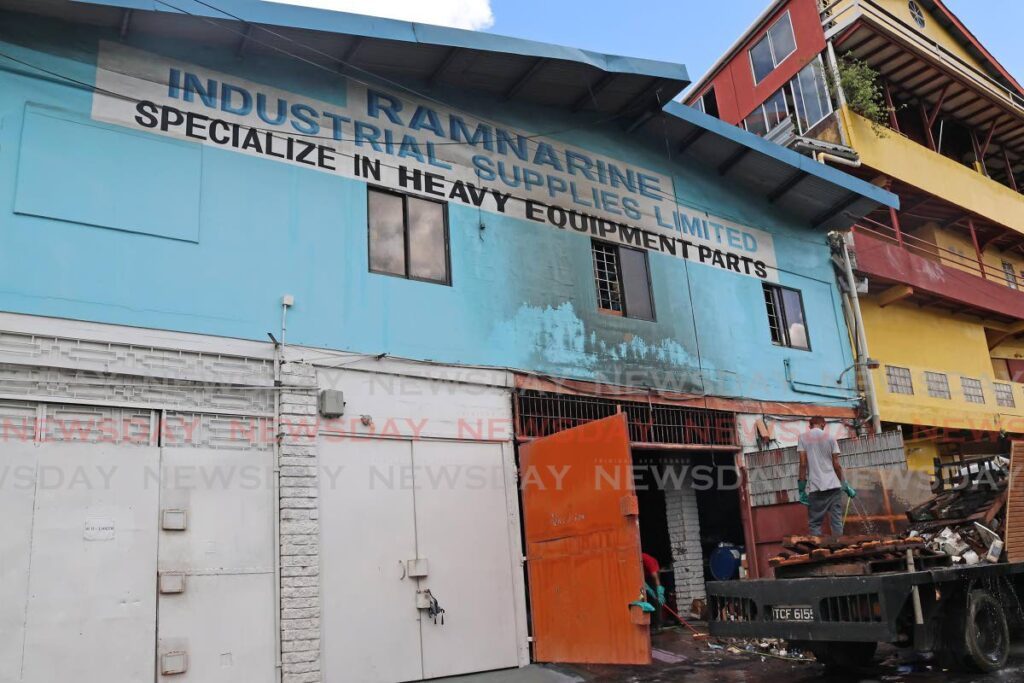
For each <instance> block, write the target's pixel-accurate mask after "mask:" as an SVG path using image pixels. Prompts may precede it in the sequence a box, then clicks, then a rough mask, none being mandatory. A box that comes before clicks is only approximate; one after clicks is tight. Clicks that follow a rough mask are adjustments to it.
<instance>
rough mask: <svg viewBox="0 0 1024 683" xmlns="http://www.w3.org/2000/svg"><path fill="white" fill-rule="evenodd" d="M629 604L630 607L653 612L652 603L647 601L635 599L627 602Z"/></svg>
mask: <svg viewBox="0 0 1024 683" xmlns="http://www.w3.org/2000/svg"><path fill="white" fill-rule="evenodd" d="M629 606H630V607H639V608H640V610H641V611H643V612H653V611H654V605H652V604H651V603H649V602H644V601H643V600H637V601H635V602H631V603H629Z"/></svg>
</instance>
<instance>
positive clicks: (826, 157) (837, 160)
mask: <svg viewBox="0 0 1024 683" xmlns="http://www.w3.org/2000/svg"><path fill="white" fill-rule="evenodd" d="M814 159H815V160H816V161H817V162H818V163H820V164H823V163H825V162H826V161H831V162H832V163H833V164H840V165H842V166H849V167H851V168H860V167H861V164H862V163H863V162H862V161H861V160H860V159H857V160H856V161H854V160H853V159H844V158H843V157H837V156H836V155H835V154H826V153H825V152H818V153H816V154H815V155H814Z"/></svg>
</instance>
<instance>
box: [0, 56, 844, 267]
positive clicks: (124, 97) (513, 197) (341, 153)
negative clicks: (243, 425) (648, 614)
mask: <svg viewBox="0 0 1024 683" xmlns="http://www.w3.org/2000/svg"><path fill="white" fill-rule="evenodd" d="M0 58H4V59H7V60H8V61H11V62H13V63H15V64H20V65H21V66H24V67H26V68H28V69H32V70H34V71H38V72H40V73H44V74H47V75H49V76H52V77H53V78H56V79H59V80H60V81H64V82H67V83H70V84H73V85H75V86H78V87H79V88H82V89H85V90H89V91H91V92H95V93H100V94H103V95H106V96H108V97H112V98H115V99H119V100H123V101H126V102H132V103H135V104H138V103H139V102H143V101H145V100H142V99H140V98H138V97H135V96H133V95H127V94H125V93H121V92H117V91H114V90H110V89H109V88H103V87H101V86H97V85H95V84H92V83H88V82H86V81H83V80H80V79H78V78H75V77H74V76H69V75H67V74H63V73H60V72H58V71H54V70H52V69H49V68H47V67H43V66H39V65H37V64H34V63H32V62H29V61H26V60H24V59H21V58H18V57H15V56H14V55H11V54H9V53H7V52H4V51H0ZM149 82H151V83H154V84H156V82H155V81H149ZM159 85H163V84H159ZM233 123H234V122H233ZM234 125H237V126H238V127H239V128H242V129H247V130H255V131H259V132H262V133H268V134H270V135H277V136H279V137H283V136H282V135H281V131H279V130H275V129H272V128H265V127H261V126H257V125H252V124H247V123H234ZM588 125H589V124H581V126H580V127H579V128H586V127H588ZM295 137H297V138H310V139H324V140H331V141H337V140H335V139H334V138H333V137H329V136H311V135H305V134H301V133H299V134H296V135H295ZM453 144H459V145H468V144H472V143H468V142H459V143H453ZM334 151H335V152H336V153H337V154H338V156H340V157H347V158H354V157H355V156H356V155H355V154H349V153H346V152H344V151H343V150H340V149H336V148H335V150H334ZM380 163H381V165H382V166H384V167H386V168H390V169H393V170H398V169H400V168H402V167H401V166H398V165H395V164H389V163H387V162H385V161H383V160H381V161H380ZM655 192H657V193H658V194H660V195H661V196H662V197H664V198H665V199H666V200H669V201H672V202H673V203H674V204H675V205H676V206H677V207H685V208H688V209H690V210H693V211H697V212H701V213H705V214H708V215H710V214H709V212H708V211H706V210H705V209H700V208H696V207H690V206H687V205H685V204H682V203H680V202H679V200H678V198H677V197H675V196H674V195H670V194H667V193H665V192H663V191H657V190H656V191H655ZM502 194H507V195H508V198H509V199H510V200H514V201H516V202H522V203H526V202H534V201H537V200H534V199H531V198H528V197H524V196H521V195H517V194H515V193H511V192H510V193H502ZM587 215H589V214H587ZM641 215H643V216H645V217H647V218H653V216H652V215H651V214H649V213H642V214H641ZM684 260H687V259H684ZM764 266H765V268H766V269H768V270H770V271H775V272H778V273H785V274H788V275H793V276H796V277H800V278H804V279H807V280H812V281H816V282H820V283H822V284H826V285H828V284H830V283H829V282H828V281H827V280H823V279H821V278H818V277H815V276H813V275H810V274H807V273H800V272H796V271H792V270H788V269H786V268H782V267H780V266H778V265H777V264H771V263H767V262H766V263H764Z"/></svg>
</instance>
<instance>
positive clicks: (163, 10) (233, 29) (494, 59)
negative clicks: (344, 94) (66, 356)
mask: <svg viewBox="0 0 1024 683" xmlns="http://www.w3.org/2000/svg"><path fill="white" fill-rule="evenodd" d="M0 10H11V11H17V12H25V13H30V14H35V15H42V16H49V17H54V18H58V19H61V20H64V21H71V22H78V23H84V24H88V25H94V26H100V27H104V28H108V29H111V30H114V31H117V32H119V33H120V35H121V36H122V37H127V36H129V35H136V34H138V35H145V36H153V37H159V38H170V39H182V40H184V39H187V40H190V41H194V42H198V43H201V44H203V45H207V46H210V47H220V48H222V49H223V48H229V49H232V50H234V51H235V53H236V54H238V55H239V57H240V58H244V57H245V56H246V55H274V56H280V55H281V54H282V53H283V54H288V55H291V57H292V58H295V59H299V60H300V61H307V62H312V63H313V64H315V65H316V66H317V67H320V68H323V67H327V68H329V69H333V70H337V71H339V72H340V73H343V74H352V75H355V76H356V77H366V76H367V75H372V76H373V77H376V78H378V79H380V78H383V79H394V80H396V81H400V82H402V83H411V84H423V85H419V86H418V87H425V88H432V87H434V86H444V87H450V88H458V89H463V90H467V91H472V92H476V93H480V94H483V95H486V96H488V97H492V98H496V99H499V100H504V101H516V102H519V103H526V104H530V105H538V106H545V107H553V108H558V109H561V110H568V111H570V112H581V111H583V110H586V111H588V112H591V113H590V115H589V116H588V118H587V119H585V120H584V119H581V125H587V126H594V125H596V123H601V124H604V125H616V124H617V125H618V126H619V128H620V129H621V130H623V131H626V132H627V133H635V134H636V135H637V137H638V142H639V140H640V139H645V146H647V147H650V146H653V145H657V148H658V149H664V148H665V145H666V143H667V144H668V145H669V148H670V149H671V150H672V157H673V160H675V161H676V162H679V163H684V164H692V163H693V162H697V163H698V164H700V165H702V166H703V167H705V168H709V169H711V170H712V173H716V174H717V175H719V176H720V177H721V178H722V181H723V182H724V183H728V184H730V185H732V186H733V187H735V188H736V189H737V192H739V193H742V195H743V196H747V197H754V198H758V199H761V200H765V201H767V202H769V203H770V204H774V205H775V206H777V207H779V209H780V210H781V211H783V212H787V213H788V214H790V215H791V216H794V217H796V218H797V219H798V220H801V221H803V222H804V223H806V224H808V225H811V226H813V227H815V228H822V229H824V228H827V229H839V228H846V227H849V226H850V225H851V224H852V223H853V222H854V221H855V220H856V218H858V217H860V216H862V215H865V214H866V213H868V212H870V211H871V210H873V209H875V208H877V207H879V206H893V207H896V206H898V205H899V199H898V198H897V197H896V196H895V195H892V194H890V193H888V192H886V191H885V190H882V189H881V188H878V187H876V186H874V185H872V184H870V183H866V182H864V181H862V180H859V179H857V178H854V177H853V176H851V175H848V174H846V173H843V172H841V171H838V170H836V169H833V168H829V167H827V166H825V165H823V164H819V163H817V162H815V161H814V160H812V159H810V158H808V157H805V156H802V155H800V154H798V153H796V152H793V151H791V150H788V149H785V148H783V147H780V146H778V145H774V144H772V143H770V142H768V141H766V140H763V139H761V138H759V137H757V136H756V135H753V134H751V133H748V132H746V131H744V130H741V129H739V128H737V127H734V126H730V125H729V124H727V123H725V122H723V121H720V120H718V119H716V118H713V117H711V116H707V115H705V114H703V113H702V112H699V111H697V110H696V109H693V108H690V107H686V106H683V105H681V104H679V103H678V102H675V101H673V99H672V98H674V97H675V96H676V95H677V94H678V93H679V92H680V91H681V90H682V89H683V88H684V87H685V86H686V85H687V84H688V82H689V80H688V76H687V73H686V68H685V67H684V66H682V65H680V64H670V63H666V62H658V61H652V60H645V59H635V58H629V57H619V56H613V55H604V54H599V53H596V52H589V51H586V50H579V49H575V48H569V47H563V46H559V45H550V44H546V43H537V42H533V41H528V40H521V39H517V38H508V37H505V36H497V35H493V34H488V33H480V32H475V31H464V30H459V29H451V28H445V27H439V26H430V25H426V24H416V23H410V22H405V21H396V20H392V19H381V18H378V17H369V16H363V15H356V14H347V13H341V12H329V11H324V10H317V9H311V8H305V7H297V6H293V5H284V4H278V3H273V2H257V1H254V0H0ZM666 102H667V103H668V104H665V103H666ZM594 113H598V114H603V115H607V116H600V117H598V121H597V122H595V121H594V115H593V114H594ZM581 116H582V114H581Z"/></svg>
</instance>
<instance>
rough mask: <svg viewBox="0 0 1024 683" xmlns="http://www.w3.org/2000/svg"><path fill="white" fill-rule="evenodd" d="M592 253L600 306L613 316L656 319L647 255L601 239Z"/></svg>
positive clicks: (595, 242) (596, 241)
mask: <svg viewBox="0 0 1024 683" xmlns="http://www.w3.org/2000/svg"><path fill="white" fill-rule="evenodd" d="M591 251H592V253H593V256H594V284H595V286H596V288H597V307H598V308H599V309H600V310H601V311H603V312H604V313H611V314H612V315H622V316H626V317H628V318H639V319H641V320H654V300H653V298H652V296H651V276H650V271H649V270H648V268H647V254H646V253H645V252H643V251H640V250H639V249H630V248H629V247H620V246H617V245H614V244H608V243H607V242H600V241H598V240H593V241H592V242H591Z"/></svg>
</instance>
